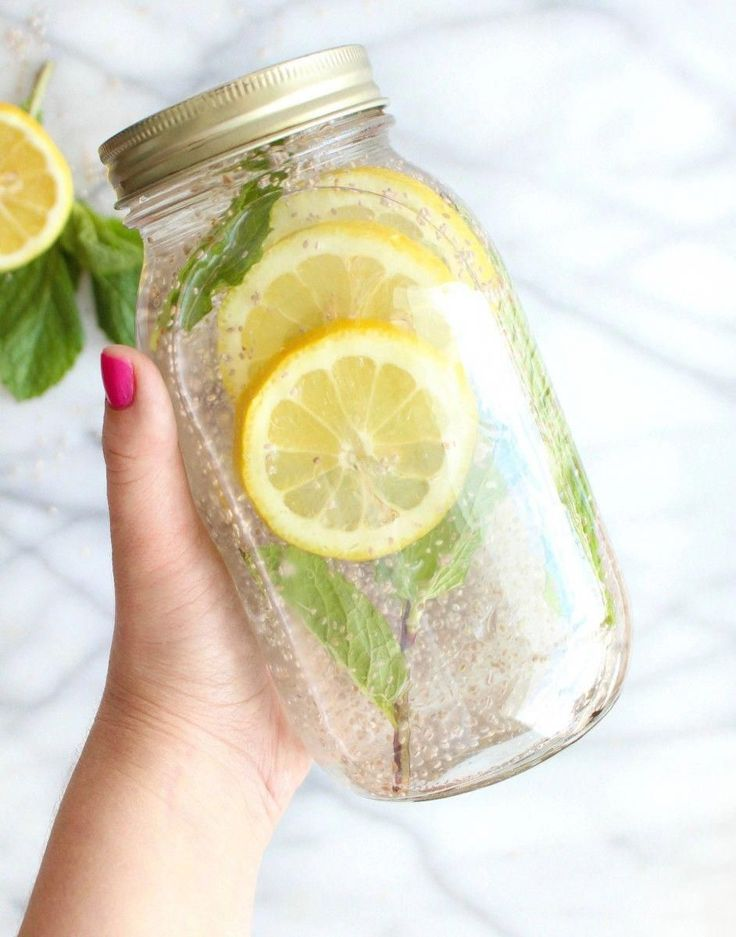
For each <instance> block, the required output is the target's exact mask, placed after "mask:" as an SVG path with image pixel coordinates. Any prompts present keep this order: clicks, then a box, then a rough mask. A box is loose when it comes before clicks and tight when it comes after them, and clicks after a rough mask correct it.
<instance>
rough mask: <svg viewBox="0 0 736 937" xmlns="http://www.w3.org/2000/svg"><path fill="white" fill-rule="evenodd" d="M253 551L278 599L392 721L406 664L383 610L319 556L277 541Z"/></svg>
mask: <svg viewBox="0 0 736 937" xmlns="http://www.w3.org/2000/svg"><path fill="white" fill-rule="evenodd" d="M259 553H260V556H261V558H262V560H263V562H264V563H265V565H266V569H267V571H268V575H269V578H270V580H271V582H272V583H273V585H274V586H275V587H276V589H277V590H278V591H279V593H280V594H281V595H282V596H283V598H284V600H285V601H286V602H287V603H288V604H289V605H290V606H291V608H293V609H294V610H295V611H296V612H298V614H299V616H300V617H301V619H302V621H303V622H304V624H305V625H306V626H307V628H309V630H310V631H311V632H312V634H314V635H315V637H316V638H317V639H318V640H319V642H320V643H321V644H322V645H323V647H325V648H326V650H327V651H329V653H330V654H331V655H332V657H333V658H334V660H336V661H337V662H338V663H339V664H341V665H342V666H343V667H345V668H346V669H347V671H348V673H349V674H350V676H351V677H352V679H353V682H354V683H355V685H356V686H357V687H358V688H359V689H360V690H361V691H362V692H363V693H364V694H365V695H366V696H367V697H368V698H369V699H370V700H371V701H372V702H373V703H374V704H375V705H376V706H377V707H378V708H379V709H380V710H381V711H382V712H384V713H385V714H386V716H387V717H388V719H389V720H390V722H391V724H392V725H393V726H395V725H396V712H395V704H396V701H397V700H398V699H399V697H400V696H401V693H402V691H403V689H404V687H405V686H406V681H407V669H406V662H405V660H404V655H403V654H402V653H401V649H400V647H399V645H398V642H397V640H396V638H395V637H394V633H393V631H392V630H391V628H390V626H389V624H388V622H387V621H386V619H385V618H384V617H383V615H382V614H381V613H380V612H379V611H378V609H377V608H375V607H374V606H373V605H372V604H371V603H370V602H369V601H368V599H367V598H366V597H365V595H363V593H362V592H361V591H360V590H359V589H357V588H356V587H355V586H354V585H352V583H350V582H349V581H348V580H347V579H346V578H345V577H344V576H343V575H341V574H340V573H338V572H336V571H335V570H332V569H330V567H329V566H328V564H327V562H326V561H325V560H324V559H322V557H320V556H315V555H314V554H312V553H305V552H304V551H303V550H300V549H298V548H297V547H293V546H284V545H280V544H272V545H270V546H265V547H261V549H260V550H259Z"/></svg>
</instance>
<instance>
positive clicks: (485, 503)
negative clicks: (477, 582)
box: [376, 453, 503, 622]
mask: <svg viewBox="0 0 736 937" xmlns="http://www.w3.org/2000/svg"><path fill="white" fill-rule="evenodd" d="M502 485H503V483H502V481H501V478H500V476H499V474H498V472H497V471H496V469H495V467H494V465H493V455H492V453H491V454H490V455H489V456H487V457H486V460H485V461H484V462H483V463H482V464H480V465H476V466H473V467H472V468H471V470H470V472H469V473H468V478H467V480H466V482H465V486H464V488H463V491H462V493H461V495H460V497H459V498H458V500H457V502H456V503H455V505H454V507H452V508H451V509H450V511H449V512H448V513H447V514H446V515H445V516H444V518H443V519H442V520H441V521H440V523H439V524H438V525H437V526H436V527H435V528H434V529H433V530H430V531H429V533H428V534H425V535H424V536H423V537H422V538H421V539H419V540H417V541H416V543H412V544H410V545H409V546H408V547H405V548H404V549H403V550H401V551H399V552H398V553H395V554H393V555H392V556H388V557H386V558H385V559H382V560H380V561H379V562H378V564H377V566H376V575H377V576H378V578H379V579H381V580H388V581H390V582H391V584H392V585H393V587H394V590H395V592H396V594H397V595H398V596H399V597H400V598H402V599H404V600H405V601H408V602H410V603H411V605H412V620H413V621H414V622H416V620H417V619H418V615H419V612H420V611H421V608H422V606H423V605H425V604H426V603H427V602H429V601H431V600H432V599H436V598H438V597H439V596H441V595H443V594H444V593H446V592H450V591H452V590H453V589H457V588H458V587H459V586H461V585H462V584H463V583H464V582H465V578H466V577H467V575H468V570H469V569H470V565H471V563H472V561H473V556H474V555H475V552H476V550H477V549H478V547H479V546H480V545H481V543H482V540H483V528H484V526H485V523H486V519H487V517H488V514H489V512H490V510H491V508H492V506H493V504H494V503H495V502H496V500H497V499H498V496H499V494H500V493H501V492H502Z"/></svg>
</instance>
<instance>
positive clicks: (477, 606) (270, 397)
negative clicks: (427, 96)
mask: <svg viewBox="0 0 736 937" xmlns="http://www.w3.org/2000/svg"><path fill="white" fill-rule="evenodd" d="M386 103H387V102H386V99H385V98H383V97H382V96H381V94H380V92H379V90H378V88H377V87H376V85H375V83H374V81H373V77H372V74H371V70H370V65H369V62H368V60H367V57H366V54H365V51H364V50H363V49H362V48H361V47H360V46H344V47H340V48H336V49H330V50H328V51H324V52H318V53H315V54H313V55H307V56H304V57H302V58H298V59H294V60H292V61H289V62H284V63H282V64H280V65H275V66H272V67H269V68H264V69H262V70H260V71H257V72H253V73H252V74H250V75H247V76H245V77H244V78H240V79H236V80H234V81H232V82H229V83H228V84H225V85H222V86H221V87H218V88H215V89H213V90H211V91H208V92H205V93H204V94H200V95H197V96H196V97H194V98H191V99H189V100H187V101H184V102H182V103H181V104H176V105H174V106H173V107H170V108H167V109H166V110H164V111H161V112H159V113H157V114H154V115H153V116H151V117H147V118H146V119H144V120H142V121H140V122H139V123H137V124H134V125H133V126H132V127H129V128H128V129H127V130H124V131H122V132H121V133H119V134H117V135H116V136H115V137H113V138H112V139H110V140H108V141H107V142H106V143H105V144H104V145H103V146H102V147H101V151H100V152H101V158H102V160H103V162H104V163H105V164H106V165H107V168H108V171H109V175H110V179H111V181H112V184H113V185H114V186H115V188H116V190H117V193H118V196H119V202H118V207H120V208H122V209H124V210H126V212H127V223H128V224H129V225H130V226H133V227H135V228H137V229H138V230H139V231H140V232H141V234H142V236H143V240H144V243H145V266H144V274H143V279H142V283H141V289H140V299H139V305H138V326H137V328H138V342H139V345H140V347H141V348H142V349H144V350H145V351H146V352H147V353H148V354H150V355H151V356H152V357H153V359H154V360H155V361H156V363H157V364H158V366H159V368H160V369H161V371H162V373H163V375H164V377H165V379H166V382H167V385H168V388H169V391H170V394H171V397H172V400H173V402H174V406H175V409H176V416H177V420H178V425H179V433H180V444H181V449H182V452H183V455H184V460H185V463H186V467H187V473H188V477H189V482H190V485H191V489H192V493H193V496H194V499H195V501H196V503H197V507H198V510H199V512H200V514H201V516H202V518H203V520H204V522H205V524H206V526H207V528H208V530H209V533H210V534H211V536H212V539H213V540H214V542H215V544H216V545H217V547H218V549H219V550H220V552H221V554H222V557H223V559H224V561H225V563H226V564H227V566H228V568H229V570H230V573H231V574H232V577H233V580H234V582H235V585H236V587H237V590H238V592H239V594H240V597H241V599H242V602H243V605H244V608H245V610H246V612H247V616H248V618H249V621H250V623H251V626H252V628H253V629H254V630H255V632H256V633H257V636H258V639H259V642H260V645H261V647H262V649H263V652H264V655H265V657H266V659H267V661H268V664H269V668H270V672H271V675H272V678H273V681H274V683H275V685H276V687H277V689H278V692H279V694H280V698H281V701H282V704H283V707H284V710H285V713H286V714H287V717H288V719H289V720H290V722H291V724H292V725H293V727H294V729H295V730H296V731H297V733H298V734H299V735H300V737H301V738H302V739H303V741H304V742H305V744H306V746H307V748H308V749H309V751H310V752H311V754H312V755H313V756H314V758H315V759H316V760H317V762H318V763H319V764H320V765H322V767H323V768H325V769H327V770H328V771H329V772H331V773H332V774H334V775H337V776H339V777H341V778H343V779H345V780H346V781H347V782H348V783H349V784H350V785H351V786H352V787H353V788H355V789H356V790H357V791H358V792H360V793H363V794H366V795H369V796H371V797H376V798H382V799H390V800H421V799H429V798H434V797H441V796H446V795H449V794H455V793H458V792H461V791H465V790H469V789H473V788H477V787H479V786H481V785H485V784H490V783H493V782H495V781H499V780H501V779H503V778H506V777H509V776H510V775H513V774H516V773H518V772H520V771H522V770H524V769H526V768H528V767H530V766H531V765H534V764H536V763H538V762H540V761H542V760H543V759H545V758H547V757H549V756H550V755H552V754H554V753H555V752H558V751H560V750H561V749H562V748H564V747H565V746H566V745H569V744H570V743H571V742H573V741H575V740H576V739H577V738H579V737H580V736H581V735H583V733H585V732H586V731H587V730H588V729H589V728H590V727H591V726H592V725H594V724H595V723H596V722H597V721H598V720H599V719H600V718H601V716H602V715H603V714H604V713H605V712H606V711H607V710H608V708H609V707H610V706H611V704H612V703H613V701H614V700H615V698H616V696H617V694H618V692H619V688H620V686H621V681H622V678H623V674H624V670H625V665H626V659H627V651H628V644H629V624H628V620H627V608H626V601H625V597H624V591H623V587H622V583H621V579H620V576H619V573H618V571H617V568H616V563H615V560H614V557H613V554H612V552H611V548H610V545H609V542H608V540H607V538H606V534H605V531H604V529H603V527H602V525H601V522H600V519H599V517H598V513H597V510H596V507H595V503H594V501H593V498H592V495H591V492H590V487H589V484H588V481H587V479H586V477H585V474H584V472H583V469H582V467H581V464H580V460H579V458H578V455H577V452H576V450H575V447H574V444H573V442H572V440H571V437H570V433H569V430H568V428H567V424H566V423H565V420H564V417H563V415H562V413H561V412H560V408H559V406H558V403H557V401H556V399H555V396H554V393H553V391H552V389H551V387H550V383H549V380H548V377H547V373H546V371H545V369H544V366H543V364H542V361H541V359H540V356H539V353H538V351H537V348H536V346H535V344H534V341H533V339H532V338H531V336H530V334H529V331H528V328H527V324H526V321H525V319H524V317H523V314H522V312H521V310H520V308H519V304H518V301H517V299H516V296H515V295H514V291H513V289H512V287H511V284H510V282H509V278H508V275H507V273H506V270H505V269H504V266H503V264H502V262H501V260H500V258H499V256H498V254H497V253H496V251H495V250H494V248H493V246H492V245H491V243H490V241H489V240H488V238H487V237H486V235H485V234H484V232H483V231H482V229H481V227H480V225H479V224H478V222H477V221H476V219H475V218H474V217H473V215H472V214H471V212H470V210H469V209H468V208H467V207H466V206H465V205H464V204H463V203H462V202H461V201H460V199H459V198H458V197H457V196H456V195H454V194H453V193H452V192H451V191H449V190H448V189H447V188H446V187H445V186H444V185H442V184H441V183H440V182H438V181H437V180H436V179H434V178H432V177H431V176H430V175H429V174H428V173H426V172H425V171H424V170H422V169H420V168H418V167H417V166H415V165H413V164H410V163H408V162H407V161H406V160H404V159H403V158H402V157H401V156H400V155H399V154H398V153H397V152H396V151H395V150H394V149H393V148H392V146H391V144H390V142H389V134H390V130H391V126H392V124H393V120H392V118H391V117H390V116H389V114H388V113H387V112H386ZM438 119H441V117H439V115H438ZM498 223H499V225H503V219H499V222H498Z"/></svg>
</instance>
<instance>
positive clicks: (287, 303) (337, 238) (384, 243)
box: [218, 221, 452, 397]
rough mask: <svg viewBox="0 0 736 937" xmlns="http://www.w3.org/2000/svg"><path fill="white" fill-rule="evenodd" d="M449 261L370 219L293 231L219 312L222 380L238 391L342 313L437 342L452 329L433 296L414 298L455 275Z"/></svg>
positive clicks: (445, 342)
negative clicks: (431, 299)
mask: <svg viewBox="0 0 736 937" xmlns="http://www.w3.org/2000/svg"><path fill="white" fill-rule="evenodd" d="M451 279H452V276H451V274H450V272H449V270H448V269H447V267H446V266H445V264H444V263H443V262H442V261H441V260H440V259H439V258H438V257H437V256H436V255H435V254H433V253H432V252H431V251H430V250H428V249H427V248H426V247H423V246H422V245H421V244H417V243H415V242H414V241H412V240H411V239H410V238H408V237H406V236H405V235H403V234H400V233H399V232H398V231H396V230H395V229H393V228H388V227H386V226H384V225H380V224H376V223H375V222H370V221H342V222H325V223H323V224H318V225H312V226H311V227H308V228H303V229H301V230H299V231H294V232H293V233H292V234H289V235H288V236H287V237H285V238H282V239H281V240H280V241H278V242H277V243H275V244H272V245H271V247H270V248H269V249H268V250H266V251H265V252H264V254H263V257H262V258H261V259H260V260H259V262H258V263H257V264H255V265H254V266H253V267H252V268H251V269H250V270H249V272H248V273H247V274H246V276H245V278H244V280H243V281H242V283H240V284H239V285H238V286H236V287H234V288H233V289H232V290H230V292H229V293H227V295H226V296H225V298H224V300H223V302H222V304H221V306H220V309H219V314H218V353H219V357H220V366H221V372H222V378H223V382H224V384H225V387H226V388H227V390H228V392H229V393H230V394H231V396H232V397H238V396H239V395H240V393H241V392H242V391H243V389H245V388H248V387H251V386H252V385H253V382H254V381H255V380H257V379H258V377H259V376H260V375H261V374H262V373H263V372H264V370H265V369H267V368H268V367H269V365H270V364H271V363H272V362H273V361H274V360H275V358H276V357H277V356H278V355H280V354H281V353H282V352H283V351H284V349H285V348H287V347H288V346H289V344H290V343H291V342H293V341H294V340H296V339H298V338H299V337H300V336H302V335H305V334H307V333H309V332H311V331H312V330H314V329H316V328H320V327H322V326H324V325H327V324H329V323H330V322H334V321H336V320H338V319H372V320H382V321H386V322H392V323H394V324H395V325H402V326H404V327H406V328H408V329H410V330H412V331H414V332H416V333H417V334H418V335H420V336H421V337H422V338H424V339H425V340H426V341H428V342H429V343H430V344H433V345H435V346H436V347H438V348H446V347H447V346H448V345H449V344H450V343H451V341H452V333H451V330H450V327H449V325H448V323H447V321H446V319H445V316H444V314H441V313H440V312H439V311H436V310H435V309H434V308H433V306H432V303H431V302H423V303H418V302H416V301H415V302H414V305H415V306H416V312H414V311H413V310H412V304H411V303H409V302H408V301H407V295H408V294H409V292H410V291H411V295H412V296H414V297H420V296H421V295H422V291H424V290H427V291H429V290H431V289H433V288H435V287H437V286H440V285H442V284H444V283H448V282H450V281H451Z"/></svg>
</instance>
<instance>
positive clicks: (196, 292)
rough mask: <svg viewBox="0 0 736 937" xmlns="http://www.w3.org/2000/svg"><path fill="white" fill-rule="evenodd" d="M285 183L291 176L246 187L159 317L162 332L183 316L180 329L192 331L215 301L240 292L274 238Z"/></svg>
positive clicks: (201, 248)
mask: <svg viewBox="0 0 736 937" xmlns="http://www.w3.org/2000/svg"><path fill="white" fill-rule="evenodd" d="M285 177H286V173H285V172H282V171H279V172H273V173H271V174H270V175H266V174H262V175H260V176H258V177H256V178H254V179H251V180H250V182H246V183H245V185H244V186H243V187H242V188H241V189H240V192H239V193H238V194H237V195H236V196H235V198H234V199H233V201H232V202H231V203H230V206H229V208H228V210H227V212H226V214H225V216H224V218H223V219H222V220H221V221H220V223H219V224H218V225H216V227H215V228H214V229H213V231H212V233H211V234H210V235H209V237H207V238H206V240H205V241H204V242H203V243H202V244H201V245H200V246H199V247H198V248H196V249H195V250H194V251H193V252H192V253H191V254H190V256H189V259H188V260H187V262H186V263H185V264H184V266H183V267H182V268H181V270H180V271H179V279H178V284H177V286H175V287H174V289H173V290H172V291H171V293H169V296H168V297H167V300H166V303H165V304H164V309H163V312H162V313H161V316H160V317H159V322H158V325H159V328H168V327H170V326H171V325H172V324H173V321H174V316H175V313H176V312H177V311H178V319H179V324H180V325H181V327H182V328H184V329H186V330H187V331H189V330H191V329H193V328H194V326H195V325H196V324H197V323H198V322H199V321H200V320H201V319H203V318H204V316H206V315H207V313H208V312H210V310H211V309H212V298H213V295H214V294H215V293H216V292H217V291H218V290H221V289H224V288H225V287H227V286H236V285H237V284H238V283H240V282H241V280H242V279H243V277H244V276H245V274H246V273H247V272H248V271H249V270H250V268H251V267H252V266H253V264H255V263H257V262H258V261H259V260H260V259H261V257H262V255H263V242H264V241H265V240H266V238H267V237H268V235H269V233H270V232H271V208H272V207H273V204H274V202H275V201H276V200H277V199H278V198H279V197H280V195H281V183H282V181H283V180H284V178H285ZM266 179H267V180H268V181H264V180H266Z"/></svg>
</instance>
